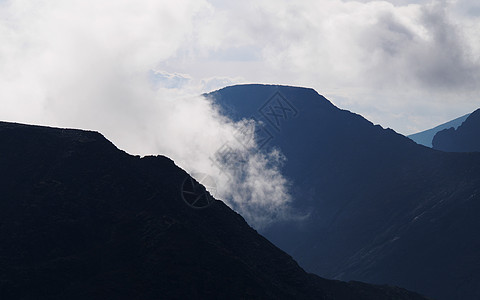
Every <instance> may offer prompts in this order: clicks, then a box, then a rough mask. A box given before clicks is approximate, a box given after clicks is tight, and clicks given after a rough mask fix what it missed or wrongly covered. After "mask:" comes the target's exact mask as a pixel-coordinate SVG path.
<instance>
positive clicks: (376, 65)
mask: <svg viewBox="0 0 480 300" xmlns="http://www.w3.org/2000/svg"><path fill="white" fill-rule="evenodd" d="M215 5H216V2H214V9H213V12H212V15H211V18H210V19H209V22H208V26H203V27H199V32H200V34H199V35H200V36H202V37H203V39H205V40H208V41H212V40H215V44H214V45H215V46H214V47H213V48H212V50H211V51H216V52H218V51H228V49H229V48H233V47H235V48H239V47H243V48H245V49H248V48H249V47H256V48H257V49H259V50H258V51H259V52H260V53H261V59H260V60H259V61H258V62H255V66H256V68H255V70H256V72H255V71H252V70H251V69H247V68H246V69H245V70H244V69H239V68H235V69H234V70H233V71H231V69H232V67H231V64H226V63H224V64H221V65H220V66H219V67H218V70H220V71H221V72H226V73H227V74H226V75H232V74H228V72H235V73H237V74H238V73H239V72H241V74H240V75H241V76H242V77H243V78H245V79H246V80H248V81H257V82H258V81H260V82H275V83H286V84H294V85H300V86H311V87H314V88H316V89H317V90H318V91H319V92H320V93H322V94H325V95H326V96H328V97H330V98H331V99H332V100H333V101H334V102H335V103H336V104H338V105H340V106H341V105H342V104H348V103H353V104H354V105H353V106H347V107H345V108H349V109H356V112H359V113H362V114H364V115H366V116H367V117H370V118H371V119H372V120H373V121H374V122H380V123H382V124H383V125H386V126H391V127H394V128H396V129H398V130H400V131H402V132H408V131H411V130H413V128H416V127H417V126H427V125H426V124H427V123H428V124H431V125H433V124H434V123H432V122H436V120H438V119H440V120H442V119H441V118H448V116H446V115H449V117H456V114H458V115H462V114H464V113H466V112H468V111H469V110H473V109H475V108H476V107H477V106H478V97H479V96H480V88H479V87H480V85H479V81H480V60H479V58H480V42H479V41H478V39H476V38H475V37H476V36H477V35H478V34H477V33H478V31H479V30H480V28H479V27H480V26H479V24H480V22H479V21H480V20H479V15H478V14H476V13H475V11H476V10H475V8H476V6H478V5H475V4H473V2H472V1H465V0H461V1H460V0H459V1H407V0H398V1H340V0H328V1H326V0H325V1H313V0H300V1H294V2H292V1H285V0H279V1H273V0H264V1H248V0H247V1H242V5H238V4H232V3H231V2H229V1H227V2H225V3H224V4H223V5H219V6H218V7H217V6H215ZM256 60H258V59H256ZM209 62H210V63H212V64H214V63H216V62H217V61H216V60H214V59H211V60H210V61H209ZM253 62H254V60H253V59H252V63H253ZM222 66H223V67H222ZM342 99H348V101H347V102H344V101H342ZM424 106H428V107H429V109H430V113H429V114H425V110H423V109H422V107H424ZM412 108H413V109H412ZM439 114H441V115H439ZM415 120H423V124H424V125H421V124H414V123H415V122H416V121H415ZM443 120H445V119H443Z"/></svg>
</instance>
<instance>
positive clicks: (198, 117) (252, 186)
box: [0, 0, 480, 225]
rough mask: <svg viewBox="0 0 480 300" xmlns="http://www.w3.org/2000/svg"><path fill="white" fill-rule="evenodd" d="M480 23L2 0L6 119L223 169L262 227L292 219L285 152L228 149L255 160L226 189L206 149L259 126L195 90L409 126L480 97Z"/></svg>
mask: <svg viewBox="0 0 480 300" xmlns="http://www.w3.org/2000/svg"><path fill="white" fill-rule="evenodd" d="M479 21H480V4H478V3H477V2H475V1H467V0H458V1H454V0H452V1H447V0H445V1H401V0H398V1H393V0H392V1H339V0H324V1H318V0H315V1H313V0H302V1H284V0H280V1H278V0H276V1H273V0H272V1H270V0H267V1H248V0H247V1H203V0H191V1H182V0H177V1H157V0H141V1H135V2H133V1H97V0H96V1H84V0H82V1H50V0H39V1H22V0H17V1H8V0H2V1H0V119H1V120H4V121H13V122H24V123H33V124H43V125H50V126H61V127H76V128H83V129H91V130H96V131H100V132H102V133H103V134H104V135H106V136H107V137H108V138H109V139H111V140H112V141H113V142H114V143H115V144H116V145H117V146H118V147H120V148H121V149H124V150H126V151H128V152H129V153H133V154H142V155H143V154H164V155H167V156H169V157H171V158H172V159H173V160H174V161H175V162H176V163H177V164H178V165H180V166H181V167H183V168H185V169H186V170H187V171H189V172H206V173H208V174H219V175H218V176H217V177H216V178H215V180H216V182H217V183H218V187H219V190H218V191H217V192H218V194H217V196H219V197H222V198H228V199H231V200H230V201H233V203H235V205H236V207H237V209H239V210H240V211H242V212H243V213H244V214H246V215H247V217H248V216H249V211H250V210H251V209H255V210H256V211H257V212H258V211H260V212H261V213H257V214H256V216H251V220H255V221H254V222H255V223H257V224H260V225H261V224H263V223H264V222H265V221H268V219H269V218H270V217H273V216H274V215H275V216H276V217H278V216H279V215H284V216H286V217H291V216H289V215H288V212H286V211H285V207H286V206H285V203H288V202H289V201H290V196H289V194H288V178H284V177H283V176H282V174H281V173H280V172H279V168H280V167H281V165H282V163H283V160H284V158H283V156H282V153H280V152H278V151H272V152H271V153H264V152H258V151H255V147H257V145H255V142H252V143H250V144H249V145H248V147H246V148H245V147H243V146H244V145H236V146H233V147H234V148H235V149H236V150H235V151H237V152H238V153H239V155H242V156H244V159H245V161H246V162H247V163H246V164H244V165H243V169H242V170H241V171H240V173H241V174H237V173H235V174H230V177H233V181H231V182H230V183H229V184H230V186H231V187H234V188H233V189H231V190H230V189H229V190H228V191H227V190H222V187H225V183H226V182H227V181H229V180H232V178H229V177H228V176H221V174H220V173H222V171H225V170H227V173H228V167H225V166H223V167H222V168H223V170H216V169H215V166H212V163H211V158H212V156H213V155H215V153H216V151H218V149H221V147H223V146H224V145H225V144H226V143H230V144H229V145H230V146H232V145H234V143H233V144H232V142H231V141H232V137H233V136H235V135H236V134H235V133H236V132H238V131H245V129H246V128H247V129H248V127H249V126H255V124H253V123H252V122H249V121H248V120H244V121H243V122H239V123H235V122H232V121H231V120H229V119H227V118H225V117H224V116H222V115H221V114H220V113H219V112H218V110H217V109H216V107H215V105H213V103H211V102H209V100H208V99H203V98H201V97H199V95H200V94H201V93H203V92H209V91H212V90H215V89H218V88H222V87H225V86H227V85H231V84H237V83H252V82H255V83H276V84H287V85H298V86H305V87H312V88H314V89H315V90H317V91H318V92H319V93H321V94H322V95H324V96H326V97H327V98H328V99H330V100H331V101H332V102H333V103H334V104H335V105H337V106H339V107H340V108H343V109H348V110H351V111H354V112H356V113H360V114H362V115H363V116H365V117H366V118H367V119H369V120H371V121H372V122H374V123H378V124H381V125H382V126H383V127H385V128H386V127H390V128H393V129H394V130H396V131H397V132H400V133H403V134H410V133H414V132H417V131H420V130H424V129H427V128H430V127H432V126H434V125H437V124H439V123H441V122H444V121H447V120H450V119H452V118H455V117H458V116H460V115H464V114H465V113H468V112H471V111H472V110H474V109H475V108H476V107H477V105H478V98H477V97H478V96H479V94H480V85H479V84H478V83H479V80H480V60H479V59H480V40H479V39H478V32H479V30H480V22H479ZM243 138H245V139H248V136H244V137H243ZM240 144H243V143H240ZM252 149H253V151H252ZM236 172H237V171H236ZM239 178H243V179H245V178H247V180H242V181H240V180H239ZM267 194H268V195H270V196H269V197H264V196H265V195H267ZM258 199H262V202H261V203H257V202H256V201H259V200H258ZM247 202H248V205H247V206H248V207H249V208H248V207H247V208H245V207H244V206H245V205H246V204H245V203H247ZM231 204H232V202H231ZM242 207H243V208H242ZM259 208H260V210H259ZM262 209H264V210H265V212H262Z"/></svg>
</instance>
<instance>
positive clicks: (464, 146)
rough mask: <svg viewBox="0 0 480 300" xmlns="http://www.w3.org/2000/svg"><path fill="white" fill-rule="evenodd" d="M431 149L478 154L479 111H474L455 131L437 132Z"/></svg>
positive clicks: (479, 134)
mask: <svg viewBox="0 0 480 300" xmlns="http://www.w3.org/2000/svg"><path fill="white" fill-rule="evenodd" d="M432 144H433V149H437V150H441V151H447V152H480V109H477V110H476V111H474V112H473V113H472V114H470V116H468V118H467V119H466V120H465V122H463V123H462V125H460V127H458V128H457V129H455V128H449V129H444V130H442V131H439V132H437V134H435V136H434V138H433V141H432Z"/></svg>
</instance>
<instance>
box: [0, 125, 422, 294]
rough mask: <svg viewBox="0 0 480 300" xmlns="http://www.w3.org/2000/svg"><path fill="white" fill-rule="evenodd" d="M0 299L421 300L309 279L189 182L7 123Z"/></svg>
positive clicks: (73, 140)
mask: <svg viewBox="0 0 480 300" xmlns="http://www.w3.org/2000/svg"><path fill="white" fill-rule="evenodd" d="M0 170H1V172H0V196H1V198H0V241H1V244H0V299H294V298H295V299H423V298H422V297H420V296H418V295H416V294H413V293H409V292H407V291H405V290H402V289H399V288H390V287H385V286H384V287H381V286H370V285H366V284H362V283H356V282H352V283H342V282H338V281H329V280H324V279H321V278H319V277H317V276H315V275H311V274H307V273H305V272H304V271H303V270H302V269H301V268H300V267H299V266H298V265H297V264H296V263H295V261H293V260H292V259H291V257H289V256H288V255H287V254H285V253H284V252H282V251H281V250H279V249H278V248H276V247H275V246H273V245H272V244H271V243H270V242H268V241H267V240H266V239H264V238H263V237H262V236H260V235H259V234H257V233H256V232H255V231H254V230H253V229H252V228H250V227H249V226H248V225H247V224H246V223H245V221H244V220H243V218H242V217H241V216H240V215H238V214H236V213H235V212H233V211H232V210H230V209H229V208H228V207H227V206H225V205H224V204H223V202H221V201H215V202H214V203H213V204H212V205H211V206H210V207H208V208H205V209H200V210H198V209H193V208H190V207H189V206H187V205H186V204H185V202H184V201H183V200H182V198H181V196H180V194H181V186H182V183H183V181H184V180H185V179H186V178H188V175H187V174H186V173H185V172H184V171H183V170H181V169H179V168H178V167H176V166H175V165H174V163H173V162H172V161H171V160H170V159H168V158H166V157H161V156H157V157H144V158H140V157H135V156H130V155H128V154H126V153H124V152H122V151H120V150H118V149H117V148H116V147H115V146H114V145H113V144H111V143H110V142H109V141H107V140H106V139H105V138H104V137H103V136H102V135H100V134H98V133H95V132H87V131H79V130H64V129H54V128H46V127H36V126H28V125H20V124H12V123H0Z"/></svg>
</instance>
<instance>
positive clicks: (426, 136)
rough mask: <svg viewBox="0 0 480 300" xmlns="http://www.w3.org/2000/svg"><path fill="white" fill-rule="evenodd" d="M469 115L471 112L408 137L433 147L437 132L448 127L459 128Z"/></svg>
mask: <svg viewBox="0 0 480 300" xmlns="http://www.w3.org/2000/svg"><path fill="white" fill-rule="evenodd" d="M469 115H470V114H466V115H464V116H461V117H458V118H456V119H454V120H451V121H449V122H447V123H443V124H441V125H438V126H436V127H434V128H431V129H428V130H425V131H422V132H418V133H415V134H411V135H409V136H408V137H409V138H410V139H412V140H413V141H414V142H415V143H417V144H420V145H424V146H427V147H430V148H432V141H433V137H434V136H435V134H437V132H439V131H442V130H444V129H448V128H454V129H457V127H458V126H460V125H462V123H463V122H464V121H465V120H466V119H467V118H468V116H469Z"/></svg>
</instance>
